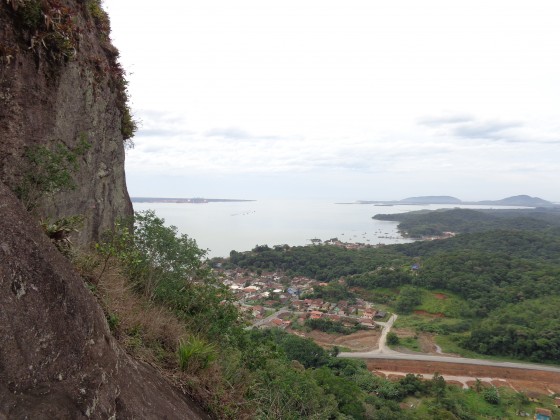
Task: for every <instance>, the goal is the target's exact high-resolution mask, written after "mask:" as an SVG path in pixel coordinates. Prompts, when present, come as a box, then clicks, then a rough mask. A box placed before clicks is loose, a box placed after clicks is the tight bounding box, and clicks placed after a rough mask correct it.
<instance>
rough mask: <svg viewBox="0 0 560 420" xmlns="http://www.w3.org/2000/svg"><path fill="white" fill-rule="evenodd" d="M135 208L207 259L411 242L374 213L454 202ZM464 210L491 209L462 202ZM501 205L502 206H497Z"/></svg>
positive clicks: (212, 204) (265, 202)
mask: <svg viewBox="0 0 560 420" xmlns="http://www.w3.org/2000/svg"><path fill="white" fill-rule="evenodd" d="M133 205H134V210H135V211H143V210H148V209H150V210H154V211H155V212H156V215H157V216H158V217H161V218H163V219H165V223H166V225H168V226H169V225H173V226H176V227H177V229H178V231H179V233H181V234H187V235H188V236H189V237H191V238H193V239H195V240H196V242H197V244H198V246H199V247H200V248H203V249H207V250H208V256H209V257H227V256H229V253H230V251H231V250H235V251H239V252H242V251H249V250H251V249H253V248H254V247H255V246H256V245H269V246H271V247H272V246H274V245H283V244H288V245H290V246H295V245H308V244H310V243H311V239H320V240H322V241H325V240H328V239H331V238H338V239H339V240H340V241H342V242H350V243H364V244H371V245H376V244H380V243H381V244H395V243H406V242H411V240H410V239H407V238H403V237H402V236H401V235H400V234H399V233H398V231H397V225H398V223H397V222H390V221H382V220H374V219H372V216H374V215H375V214H378V213H383V214H394V213H403V212H408V211H414V210H421V209H426V210H436V209H440V208H454V207H457V205H441V204H431V205H393V206H376V205H374V204H337V203H335V202H334V201H329V200H258V201H245V202H210V203H201V204H192V203H133ZM460 207H463V208H473V209H475V208H491V207H490V206H481V205H461V206H460ZM500 208H504V207H500Z"/></svg>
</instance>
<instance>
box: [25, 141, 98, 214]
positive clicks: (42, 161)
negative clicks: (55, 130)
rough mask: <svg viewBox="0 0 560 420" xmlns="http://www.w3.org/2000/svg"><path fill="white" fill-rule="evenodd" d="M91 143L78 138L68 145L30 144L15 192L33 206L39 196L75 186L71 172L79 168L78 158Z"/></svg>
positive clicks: (51, 194)
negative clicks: (21, 175) (77, 142)
mask: <svg viewBox="0 0 560 420" xmlns="http://www.w3.org/2000/svg"><path fill="white" fill-rule="evenodd" d="M90 147H91V144H90V143H89V142H88V141H87V140H86V139H85V138H83V137H82V138H81V140H80V143H79V145H78V146H77V147H76V148H74V149H70V148H69V147H68V146H66V145H65V144H63V143H61V142H58V143H55V144H54V146H53V147H52V149H51V148H48V147H46V146H43V145H41V146H35V147H30V148H28V149H27V150H26V152H25V154H24V158H25V162H24V164H25V169H24V172H23V177H22V179H21V181H20V184H19V185H18V186H17V187H16V190H15V193H16V195H17V196H18V198H19V199H20V200H21V201H22V202H23V204H24V205H25V207H26V208H27V209H28V210H33V209H34V208H35V207H36V206H37V205H38V204H39V200H40V199H41V198H42V197H45V196H47V197H52V196H53V195H54V194H56V193H58V192H61V191H64V190H73V189H75V188H76V183H75V182H74V179H73V177H72V175H73V174H74V173H75V172H77V171H78V169H79V158H81V157H82V156H84V155H85V154H86V152H87V151H88V150H89V149H90Z"/></svg>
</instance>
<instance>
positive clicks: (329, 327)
mask: <svg viewBox="0 0 560 420" xmlns="http://www.w3.org/2000/svg"><path fill="white" fill-rule="evenodd" d="M305 326H306V327H309V328H310V329H312V330H319V331H323V332H326V333H331V334H345V335H348V334H352V333H353V332H356V331H359V330H362V329H364V327H362V326H361V325H359V324H356V325H354V326H353V327H346V326H344V325H343V324H342V322H337V321H331V320H330V319H325V318H319V319H311V318H308V319H306V320H305Z"/></svg>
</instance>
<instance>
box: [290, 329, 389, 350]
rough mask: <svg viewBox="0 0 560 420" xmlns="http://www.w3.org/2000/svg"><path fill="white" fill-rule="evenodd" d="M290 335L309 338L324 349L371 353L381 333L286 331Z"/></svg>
mask: <svg viewBox="0 0 560 420" xmlns="http://www.w3.org/2000/svg"><path fill="white" fill-rule="evenodd" d="M286 331H287V332H289V333H291V334H296V335H299V336H300V337H307V338H311V339H312V340H313V341H315V343H317V344H318V345H320V346H321V347H324V348H328V349H330V348H332V347H334V346H338V347H343V348H345V349H349V350H350V351H372V350H375V349H377V346H378V343H379V337H380V336H381V331H379V330H366V331H358V332H355V333H352V334H348V335H343V334H328V333H325V332H322V331H316V330H313V331H311V332H303V331H295V330H291V329H287V330H286Z"/></svg>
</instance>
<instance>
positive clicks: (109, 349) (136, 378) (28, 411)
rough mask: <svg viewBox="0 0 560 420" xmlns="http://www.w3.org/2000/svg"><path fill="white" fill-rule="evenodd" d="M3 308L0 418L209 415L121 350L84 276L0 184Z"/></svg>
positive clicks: (0, 315) (0, 289)
mask: <svg viewBox="0 0 560 420" xmlns="http://www.w3.org/2000/svg"><path fill="white" fill-rule="evenodd" d="M0 308H1V310H0V418H8V419H12V418H13V419H25V418H29V419H79V418H95V419H109V418H113V419H115V418H116V419H128V418H138V419H144V418H146V419H148V418H149V419H160V418H167V419H190V418H193V419H195V418H205V415H204V414H202V413H201V412H200V411H199V410H198V409H197V408H196V405H195V404H194V403H193V402H192V401H190V400H188V399H187V398H186V397H185V396H184V395H182V394H181V393H180V392H178V391H177V390H176V389H174V388H173V387H172V386H171V385H170V384H169V383H168V382H166V380H164V379H163V378H162V377H161V376H159V375H158V374H157V372H156V371H155V369H153V368H152V367H150V366H148V365H145V364H143V363H139V362H137V361H134V360H132V359H131V358H130V357H129V356H128V355H127V354H126V353H125V352H124V351H123V350H121V348H120V347H119V345H118V343H117V342H116V341H115V339H114V338H113V337H112V336H111V333H110V331H109V327H108V325H107V322H106V320H105V316H104V314H103V311H102V310H101V308H100V307H99V305H98V303H97V301H96V299H95V297H94V296H93V295H92V294H91V292H90V291H89V290H88V289H87V287H86V285H85V283H84V281H83V280H82V278H81V277H79V276H78V275H77V274H76V273H75V272H74V270H73V267H72V265H71V264H70V263H69V262H68V261H67V260H66V258H65V257H63V256H62V254H60V253H59V252H58V251H57V250H56V248H55V247H54V246H53V245H52V244H51V242H50V241H49V239H48V238H47V237H46V236H45V235H44V234H43V233H42V231H41V230H40V228H39V227H38V226H37V222H36V221H34V220H33V219H32V218H31V217H30V215H29V214H28V213H27V212H26V210H25V209H24V207H23V206H22V204H21V203H20V202H19V201H18V200H17V198H16V197H15V196H14V195H13V194H12V193H11V192H10V191H9V190H8V188H6V187H5V186H4V185H2V184H0Z"/></svg>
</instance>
